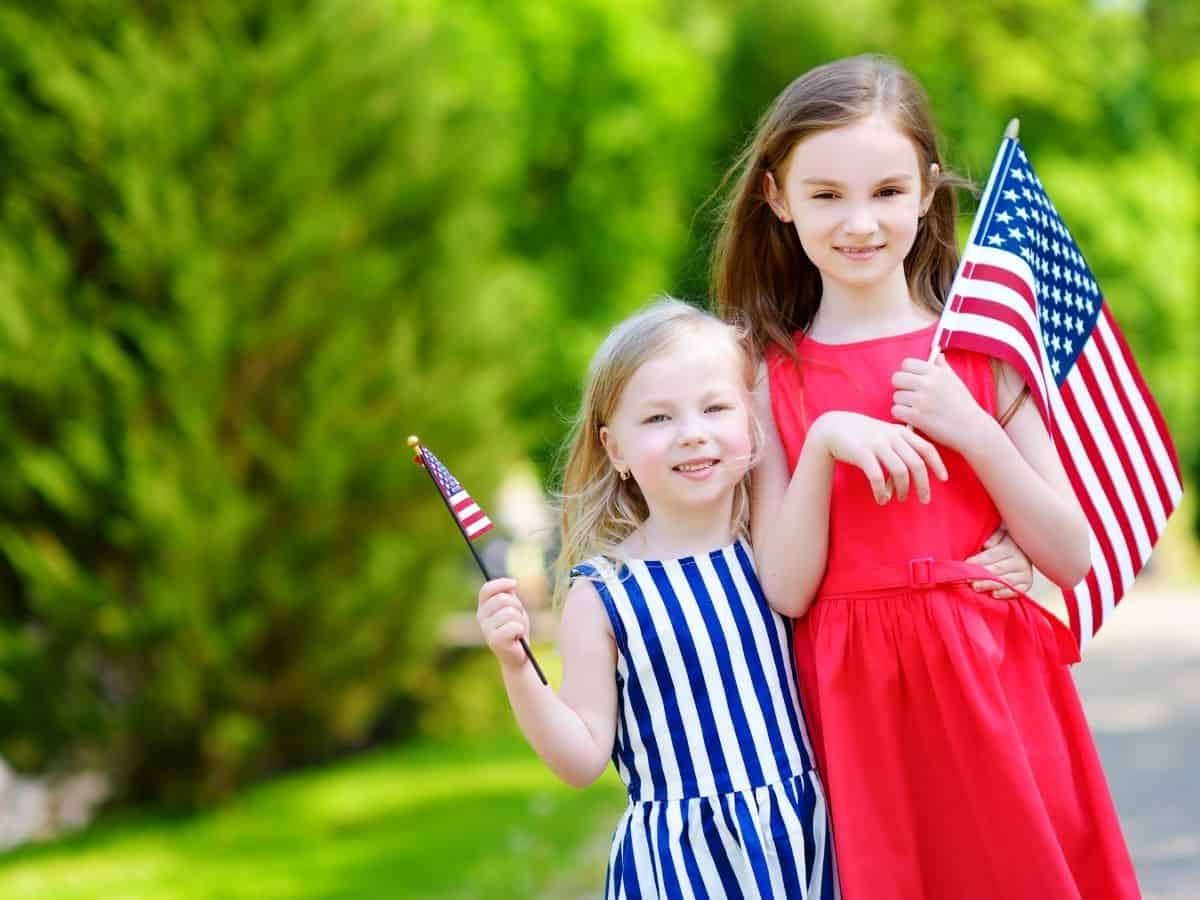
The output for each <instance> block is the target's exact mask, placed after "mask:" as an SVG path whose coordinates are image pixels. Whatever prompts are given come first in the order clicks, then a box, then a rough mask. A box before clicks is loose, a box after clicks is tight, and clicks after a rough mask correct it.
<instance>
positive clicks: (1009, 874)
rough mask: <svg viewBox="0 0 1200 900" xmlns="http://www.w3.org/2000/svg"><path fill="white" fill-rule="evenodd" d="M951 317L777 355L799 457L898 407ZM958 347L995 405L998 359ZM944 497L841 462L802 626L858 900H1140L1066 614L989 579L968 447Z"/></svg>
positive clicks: (941, 490) (782, 422) (803, 666)
mask: <svg viewBox="0 0 1200 900" xmlns="http://www.w3.org/2000/svg"><path fill="white" fill-rule="evenodd" d="M932 337H933V326H930V327H928V328H924V329H921V330H920V331H916V332H910V333H908V334H901V335H895V336H891V337H885V338H879V339H876V340H868V341H859V342H856V343H852V344H840V345H833V344H822V343H819V342H817V341H814V340H812V339H810V338H804V337H802V336H799V335H798V336H797V343H796V348H797V352H798V354H799V360H798V362H797V361H793V360H792V359H791V358H790V357H788V356H787V355H786V354H784V353H782V352H779V351H777V350H776V351H774V352H772V353H769V354H768V366H769V372H770V383H771V404H772V408H773V412H774V415H775V422H776V425H777V427H778V429H779V434H780V437H781V438H782V441H783V446H784V448H785V450H786V453H787V457H788V461H789V464H790V466H791V467H792V468H794V467H795V464H796V459H797V457H798V456H799V453H800V448H801V445H802V444H803V443H804V436H805V434H806V432H807V430H808V426H809V424H810V423H811V422H812V421H813V420H814V419H816V417H817V416H819V415H820V414H821V413H823V412H825V411H827V410H831V409H838V410H850V411H854V412H860V413H864V414H866V415H869V416H874V417H876V418H880V419H884V420H888V421H892V418H891V413H890V410H891V397H892V390H893V389H892V387H891V376H892V373H893V372H895V371H896V370H897V369H898V368H899V367H900V363H901V361H902V360H903V359H904V358H905V357H909V356H912V357H917V358H920V359H925V358H927V357H928V355H929V348H930V346H931V341H932ZM947 360H948V361H949V362H950V364H951V365H952V366H953V367H954V369H955V370H956V371H957V372H958V373H959V375H960V376H961V377H962V379H963V381H964V382H965V383H966V385H967V386H968V387H969V388H970V390H971V392H972V394H973V395H974V396H975V398H976V400H978V402H979V403H980V405H981V406H983V407H984V408H985V409H986V410H988V412H990V413H992V414H993V415H995V408H996V396H995V386H994V381H993V377H992V371H991V367H990V365H989V363H988V360H987V359H986V358H984V357H982V356H978V355H976V354H972V353H966V352H959V351H952V352H951V353H950V354H949V355H948V356H947ZM939 449H940V450H941V453H942V458H943V459H944V460H945V462H946V466H947V468H948V470H949V473H950V478H949V480H948V481H946V482H938V481H937V480H936V479H931V481H932V482H933V484H932V499H931V502H930V503H929V504H928V505H922V504H920V503H919V502H918V501H917V500H916V497H915V496H911V497H910V498H909V499H908V500H907V501H906V502H904V503H899V502H896V501H893V502H891V503H889V504H887V505H886V506H883V507H880V506H879V505H878V504H876V503H875V500H874V498H873V497H872V494H871V491H870V486H869V485H868V482H867V479H866V477H865V476H864V475H863V474H862V472H861V471H860V470H858V469H856V468H853V467H850V466H848V465H845V464H842V463H838V464H837V467H836V471H835V474H834V481H833V503H832V510H831V513H830V521H829V557H828V563H827V568H826V571H825V577H824V580H823V581H822V583H821V586H820V588H819V591H818V595H817V598H816V600H815V601H814V602H813V605H812V607H811V608H810V609H809V611H808V612H807V613H806V614H805V615H804V616H803V617H802V618H800V619H799V620H797V622H796V625H795V629H796V631H795V636H796V657H797V669H798V672H799V678H800V687H801V693H802V697H803V701H804V708H805V712H806V713H807V715H808V718H809V724H810V727H811V732H812V736H813V741H814V743H815V744H816V750H817V755H818V759H819V761H820V764H821V770H822V773H823V775H824V777H825V783H826V786H827V789H828V791H829V797H830V802H831V805H832V810H833V829H834V840H835V844H836V848H837V855H838V868H839V870H840V877H841V883H842V891H843V894H844V896H845V897H846V900H943V898H944V900H950V898H953V900H962V898H971V900H987V898H995V900H1014V898H1038V900H1109V898H1118V897H1119V898H1131V897H1139V896H1140V893H1139V891H1138V886H1137V880H1136V877H1135V875H1134V871H1133V865H1132V863H1131V861H1130V858H1129V851H1128V849H1127V848H1126V846H1125V841H1124V838H1123V837H1122V835H1121V829H1120V825H1119V823H1118V821H1117V815H1116V810H1115V809H1114V807H1113V802H1112V798H1111V796H1110V794H1109V791H1108V786H1107V784H1106V783H1105V780H1104V773H1103V771H1102V770H1101V768H1100V760H1099V757H1098V756H1097V754H1096V748H1095V745H1094V743H1093V741H1092V737H1091V733H1090V731H1089V730H1088V725H1087V721H1086V719H1085V718H1084V714H1083V709H1082V707H1081V706H1080V702H1079V696H1078V694H1077V692H1076V690H1075V685H1074V682H1073V681H1072V679H1071V675H1070V672H1069V670H1068V668H1067V663H1070V662H1075V661H1076V660H1077V659H1078V651H1077V650H1076V648H1075V645H1074V642H1073V641H1072V638H1071V634H1070V632H1069V631H1068V630H1067V628H1066V627H1065V626H1064V625H1062V623H1061V622H1059V620H1058V619H1056V618H1055V617H1054V616H1052V615H1051V614H1050V613H1049V612H1047V611H1046V610H1044V609H1043V608H1042V607H1040V606H1039V605H1037V604H1036V603H1035V602H1034V601H1033V600H1031V599H1030V598H1028V597H1025V596H1020V597H1018V598H1017V599H1015V600H996V599H994V598H992V597H991V596H990V595H988V594H980V593H977V592H975V591H973V590H971V587H970V584H969V581H970V580H971V579H972V578H973V577H979V575H980V574H983V570H982V569H979V568H978V567H973V566H967V565H966V564H965V563H962V562H956V561H960V560H964V559H966V558H967V557H968V556H971V555H973V554H974V553H976V552H977V551H978V550H979V549H980V547H981V546H982V544H983V541H984V540H985V539H986V538H987V537H988V535H990V534H991V533H992V531H994V530H995V528H996V527H997V526H998V524H999V522H1000V517H999V514H998V513H997V511H996V507H995V505H994V504H993V503H992V501H991V498H990V497H989V496H988V494H987V493H986V491H985V490H984V488H983V485H982V484H981V483H980V482H979V480H978V478H976V477H975V474H974V473H973V472H972V471H971V469H970V467H969V466H968V465H967V464H966V461H965V460H964V459H963V458H962V457H961V456H960V455H958V454H957V453H955V452H953V451H951V450H949V449H947V448H945V447H939Z"/></svg>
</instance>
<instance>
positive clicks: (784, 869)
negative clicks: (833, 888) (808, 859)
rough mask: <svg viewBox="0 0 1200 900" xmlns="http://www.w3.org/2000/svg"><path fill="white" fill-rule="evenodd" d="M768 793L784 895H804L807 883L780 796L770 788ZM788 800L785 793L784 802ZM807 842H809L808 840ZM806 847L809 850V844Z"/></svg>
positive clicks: (769, 816) (772, 832) (769, 818)
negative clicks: (781, 806) (793, 845)
mask: <svg viewBox="0 0 1200 900" xmlns="http://www.w3.org/2000/svg"><path fill="white" fill-rule="evenodd" d="M766 793H767V804H768V805H769V807H770V812H769V814H768V817H767V819H768V821H769V822H770V823H771V838H772V840H773V841H774V843H775V856H776V859H778V860H779V875H780V877H781V878H782V879H783V896H785V897H803V896H804V892H805V885H804V882H802V881H801V880H800V879H801V875H802V873H801V872H799V871H797V869H798V867H799V866H800V860H799V859H797V858H796V852H795V850H794V849H793V848H792V841H791V838H790V836H789V835H790V832H789V831H788V826H787V822H785V821H784V818H783V810H782V809H780V798H779V797H778V796H777V795H776V793H775V791H772V790H768V791H767V792H766ZM786 800H787V796H786V793H785V795H784V797H783V802H786ZM805 843H806V844H807V841H805ZM804 849H805V850H806V851H807V849H808V848H807V846H806V847H805V848H804Z"/></svg>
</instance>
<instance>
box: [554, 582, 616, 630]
mask: <svg viewBox="0 0 1200 900" xmlns="http://www.w3.org/2000/svg"><path fill="white" fill-rule="evenodd" d="M578 568H579V569H582V567H578ZM580 575H581V577H577V578H575V579H574V580H573V581H572V582H571V587H570V588H569V589H568V590H567V599H566V600H565V601H564V602H563V608H562V628H564V629H566V630H568V631H571V630H575V629H580V628H582V629H584V630H585V631H593V630H600V631H604V632H606V633H609V634H611V633H612V626H611V623H610V621H609V614H608V610H607V609H606V605H605V603H604V600H603V598H602V597H601V596H600V590H599V587H598V585H597V584H596V582H595V581H594V580H593V579H594V578H595V577H598V574H597V575H590V574H588V573H586V572H583V571H581V572H580Z"/></svg>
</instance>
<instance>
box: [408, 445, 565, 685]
mask: <svg viewBox="0 0 1200 900" xmlns="http://www.w3.org/2000/svg"><path fill="white" fill-rule="evenodd" d="M408 446H410V447H412V448H413V449H414V450H416V451H417V456H416V461H417V462H418V463H420V465H421V468H423V469H424V470H425V473H426V474H427V475H428V476H429V479H430V481H432V482H433V486H434V487H436V488H437V489H438V496H439V497H441V498H442V502H443V503H444V504H445V505H446V511H447V512H448V513H450V518H451V519H453V520H454V524H455V525H457V526H458V533H459V534H461V535H462V537H463V540H464V541H466V542H467V549H468V550H470V551H471V556H473V557H474V558H475V564H476V565H477V566H479V571H480V572H482V573H483V579H484V581H491V580H492V574H491V573H490V572H489V571H488V568H487V566H486V565H485V564H484V562H483V557H481V556H480V555H479V551H478V550H476V549H475V545H474V544H473V543H472V542H471V536H470V535H469V534H467V530H466V528H464V527H463V523H462V520H461V519H459V517H458V513H457V512H456V511H455V509H454V507H453V506H451V505H450V498H449V497H447V496H446V492H445V490H443V487H442V485H441V484H439V483H438V479H437V478H436V477H435V475H434V473H433V472H432V471H431V470H430V468H429V465H428V464H427V454H428V455H429V456H432V453H430V451H429V450H428V449H426V448H424V447H422V446H421V441H420V439H419V438H418V437H417V436H416V435H415V434H414V435H412V436H411V437H410V438H409V439H408ZM434 460H435V461H436V460H437V457H434ZM441 468H442V469H443V471H444V469H445V467H444V466H443V467H441ZM446 474H447V475H449V473H448V472H446ZM451 480H453V476H451ZM489 527H490V526H489ZM521 646H522V647H524V648H525V656H526V658H527V659H528V660H529V662H530V663H531V664H532V665H533V671H535V672H537V676H538V678H540V679H541V680H542V684H544V685H549V684H550V682H549V681H547V680H546V674H545V673H544V672H543V671H542V667H541V666H539V665H538V661H537V658H536V657H535V656H534V655H533V651H532V650H530V649H529V643H528V642H527V641H526V640H525V638H521Z"/></svg>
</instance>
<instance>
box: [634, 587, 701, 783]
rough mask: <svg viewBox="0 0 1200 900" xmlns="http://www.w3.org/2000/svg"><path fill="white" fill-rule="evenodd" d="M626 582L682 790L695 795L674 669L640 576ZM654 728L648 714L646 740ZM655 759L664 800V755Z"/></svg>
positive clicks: (655, 777) (693, 771)
mask: <svg viewBox="0 0 1200 900" xmlns="http://www.w3.org/2000/svg"><path fill="white" fill-rule="evenodd" d="M623 584H624V587H625V594H626V596H627V597H628V598H629V603H630V606H631V607H632V609H633V614H634V615H635V616H636V617H637V620H638V625H639V626H640V627H641V635H642V641H643V642H644V643H645V645H646V654H647V656H648V657H649V660H650V666H651V668H652V669H653V670H654V681H655V684H657V685H658V688H659V691H660V693H661V696H662V700H663V707H664V711H665V713H666V719H667V734H666V735H665V739H666V740H669V741H670V742H671V746H672V747H673V748H674V751H675V759H676V762H677V763H678V765H679V777H680V781H681V782H682V787H683V791H684V792H685V793H686V794H694V793H696V769H695V767H694V766H693V765H692V758H691V755H690V754H689V753H688V747H687V736H686V732H685V729H684V725H683V716H682V715H681V714H680V711H679V700H678V699H677V698H676V696H675V692H674V690H672V687H673V685H672V682H671V672H670V670H669V669H668V668H667V660H666V657H665V655H664V653H663V648H662V641H661V640H660V638H659V636H658V632H657V631H656V630H655V628H654V621H653V620H652V619H651V618H650V610H649V609H648V608H647V606H646V597H645V595H644V594H643V593H642V588H641V585H639V584H638V583H637V579H635V578H627V579H625V581H624V582H623ZM643 702H644V701H643ZM638 724H639V727H640V726H641V716H640V715H639V716H638ZM651 730H652V729H651V725H650V721H649V715H647V718H646V724H645V728H644V729H643V730H642V735H643V736H644V737H645V738H647V740H649V739H651V737H652V735H651ZM681 741H682V746H681ZM656 762H657V766H652V768H651V775H652V776H653V781H654V788H655V793H654V799H656V800H665V799H667V792H666V775H665V773H664V772H663V769H662V760H661V757H656Z"/></svg>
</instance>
